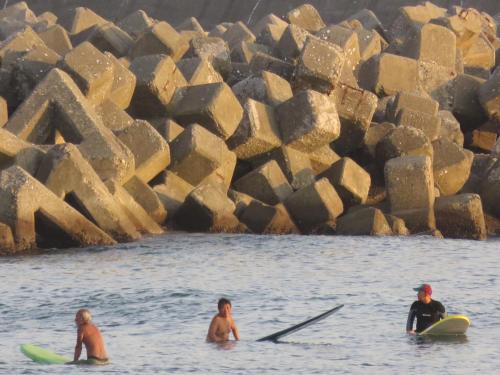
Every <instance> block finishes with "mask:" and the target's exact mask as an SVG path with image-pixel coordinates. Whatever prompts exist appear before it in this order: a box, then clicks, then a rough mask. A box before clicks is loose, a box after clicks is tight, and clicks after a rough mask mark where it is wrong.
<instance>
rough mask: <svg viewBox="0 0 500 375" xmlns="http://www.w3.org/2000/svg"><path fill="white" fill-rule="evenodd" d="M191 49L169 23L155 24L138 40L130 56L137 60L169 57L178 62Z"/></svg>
mask: <svg viewBox="0 0 500 375" xmlns="http://www.w3.org/2000/svg"><path fill="white" fill-rule="evenodd" d="M188 49H189V45H188V44H186V43H184V41H183V40H182V39H181V37H180V35H179V33H178V32H177V31H175V29H174V28H173V27H172V26H170V24H169V23H168V22H165V21H161V22H158V23H156V24H154V25H153V26H152V27H151V28H149V29H148V30H146V31H145V32H144V33H143V34H142V35H141V36H139V37H138V38H137V41H136V42H135V44H134V46H133V47H132V48H131V50H130V56H131V58H132V59H135V58H137V57H140V56H146V55H160V54H163V55H168V56H170V57H171V58H172V59H173V60H174V61H178V60H180V59H181V58H182V56H184V54H185V53H186V52H187V50H188Z"/></svg>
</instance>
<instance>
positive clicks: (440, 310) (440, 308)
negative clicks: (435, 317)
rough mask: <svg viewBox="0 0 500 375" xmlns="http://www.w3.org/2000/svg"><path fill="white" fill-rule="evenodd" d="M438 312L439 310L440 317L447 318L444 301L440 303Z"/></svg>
mask: <svg viewBox="0 0 500 375" xmlns="http://www.w3.org/2000/svg"><path fill="white" fill-rule="evenodd" d="M438 312H439V319H444V318H446V310H445V308H444V306H443V304H442V303H439V306H438Z"/></svg>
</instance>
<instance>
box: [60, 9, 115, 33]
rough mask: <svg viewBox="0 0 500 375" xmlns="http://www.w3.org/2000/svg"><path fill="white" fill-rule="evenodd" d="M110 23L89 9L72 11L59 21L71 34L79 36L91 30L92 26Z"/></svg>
mask: <svg viewBox="0 0 500 375" xmlns="http://www.w3.org/2000/svg"><path fill="white" fill-rule="evenodd" d="M106 22H108V21H107V20H105V19H104V18H102V17H101V16H99V15H98V14H96V13H94V12H93V11H92V10H91V9H89V8H84V7H78V8H73V9H70V10H69V11H67V12H66V14H65V15H64V17H61V18H60V19H59V24H60V25H61V26H63V27H64V28H65V29H66V30H68V32H69V33H70V34H73V35H75V34H78V33H81V32H84V31H86V30H88V29H90V28H91V27H92V26H96V25H102V24H105V23H106Z"/></svg>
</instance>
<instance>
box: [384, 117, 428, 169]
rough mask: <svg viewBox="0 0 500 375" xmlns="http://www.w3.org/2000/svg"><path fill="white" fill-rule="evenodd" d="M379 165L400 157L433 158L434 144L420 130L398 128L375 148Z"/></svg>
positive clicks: (407, 127) (408, 127)
mask: <svg viewBox="0 0 500 375" xmlns="http://www.w3.org/2000/svg"><path fill="white" fill-rule="evenodd" d="M375 154H376V157H377V160H378V161H379V163H381V164H383V163H385V162H387V161H388V160H389V159H392V158H397V157H400V156H428V157H429V158H430V159H431V160H432V158H433V154H434V152H433V149H432V144H431V142H430V141H429V138H427V136H426V135H425V134H424V132H423V131H422V130H420V129H417V128H414V127H410V126H398V127H396V129H394V130H392V131H391V132H390V133H388V134H387V135H386V136H385V137H384V138H382V140H381V141H380V142H378V144H377V145H376V146H375Z"/></svg>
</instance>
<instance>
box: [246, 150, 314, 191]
mask: <svg viewBox="0 0 500 375" xmlns="http://www.w3.org/2000/svg"><path fill="white" fill-rule="evenodd" d="M269 160H276V162H277V163H278V165H279V166H280V168H281V170H282V171H283V173H284V174H285V176H286V178H287V180H288V182H289V183H290V185H291V186H292V188H293V189H294V190H298V189H301V188H303V187H305V186H307V185H310V184H312V183H313V182H314V181H315V178H314V176H315V173H314V170H313V168H312V165H311V162H310V160H309V157H308V154H305V153H303V152H300V151H297V150H295V149H293V148H291V147H286V146H281V147H278V148H276V149H274V150H272V151H270V152H267V153H266V154H263V155H260V156H257V157H255V158H253V159H252V160H251V162H252V164H253V165H255V166H260V165H262V164H265V163H266V162H267V161H269Z"/></svg>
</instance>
